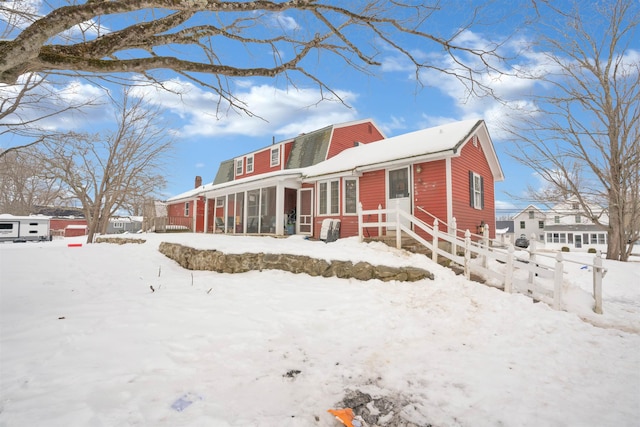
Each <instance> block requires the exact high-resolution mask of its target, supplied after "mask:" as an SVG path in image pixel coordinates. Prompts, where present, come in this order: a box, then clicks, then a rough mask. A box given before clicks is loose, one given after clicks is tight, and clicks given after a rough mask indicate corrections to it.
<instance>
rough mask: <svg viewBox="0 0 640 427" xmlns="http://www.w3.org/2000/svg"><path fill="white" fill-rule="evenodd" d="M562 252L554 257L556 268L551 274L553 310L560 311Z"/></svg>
mask: <svg viewBox="0 0 640 427" xmlns="http://www.w3.org/2000/svg"><path fill="white" fill-rule="evenodd" d="M562 267H563V266H562V252H558V255H556V266H555V270H554V272H553V273H554V274H553V308H555V309H556V310H560V305H561V303H562V271H563V268H562Z"/></svg>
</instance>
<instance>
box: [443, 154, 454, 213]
mask: <svg viewBox="0 0 640 427" xmlns="http://www.w3.org/2000/svg"><path fill="white" fill-rule="evenodd" d="M444 164H445V185H446V189H445V190H446V194H447V195H446V199H447V200H446V201H447V223H448V224H451V223H452V222H453V187H452V186H453V179H452V178H451V157H447V158H446V159H445V161H444Z"/></svg>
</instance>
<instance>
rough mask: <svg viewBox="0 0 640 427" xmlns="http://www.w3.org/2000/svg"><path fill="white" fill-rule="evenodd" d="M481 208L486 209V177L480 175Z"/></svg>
mask: <svg viewBox="0 0 640 427" xmlns="http://www.w3.org/2000/svg"><path fill="white" fill-rule="evenodd" d="M480 209H484V178H483V177H480Z"/></svg>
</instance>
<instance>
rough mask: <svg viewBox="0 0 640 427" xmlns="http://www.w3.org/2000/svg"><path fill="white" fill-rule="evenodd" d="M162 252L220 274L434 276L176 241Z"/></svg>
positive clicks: (194, 267) (385, 278) (401, 278)
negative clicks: (234, 251) (232, 251)
mask: <svg viewBox="0 0 640 427" xmlns="http://www.w3.org/2000/svg"><path fill="white" fill-rule="evenodd" d="M159 250H160V252H161V253H162V254H164V255H165V256H167V257H169V258H171V259H172V260H174V261H176V262H177V263H178V264H180V265H181V266H182V267H184V268H186V269H189V270H208V271H216V272H218V273H244V272H247V271H251V270H260V271H262V270H283V271H288V272H291V273H304V274H308V275H310V276H322V277H333V276H335V277H339V278H341V279H348V278H354V279H358V280H371V279H379V280H382V281H385V282H388V281H391V280H399V281H407V282H415V281H417V280H422V279H432V280H433V274H432V273H430V272H429V271H427V270H423V269H420V268H414V267H387V266H384V265H371V264H369V263H368V262H358V263H356V264H353V263H352V262H350V261H330V262H327V261H325V260H322V259H316V258H311V257H308V256H304V255H291V254H265V253H244V254H225V253H222V252H220V251H217V250H213V249H209V250H204V249H193V248H190V247H188V246H183V245H180V244H176V243H167V242H163V243H161V244H160V248H159Z"/></svg>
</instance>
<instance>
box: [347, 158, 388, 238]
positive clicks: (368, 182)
mask: <svg viewBox="0 0 640 427" xmlns="http://www.w3.org/2000/svg"><path fill="white" fill-rule="evenodd" d="M358 185H359V186H360V188H359V191H360V202H361V203H362V209H363V210H370V209H378V206H382V207H383V208H384V207H385V206H386V178H385V171H384V170H377V171H373V172H365V173H363V174H362V176H361V177H360V179H359V182H358ZM364 219H365V221H369V220H371V221H375V220H376V219H375V218H367V217H365V218H364ZM352 235H353V236H357V235H358V230H357V228H356V229H355V232H354V233H353V234H352ZM377 235H378V228H377V227H374V228H369V229H366V230H365V236H377Z"/></svg>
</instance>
